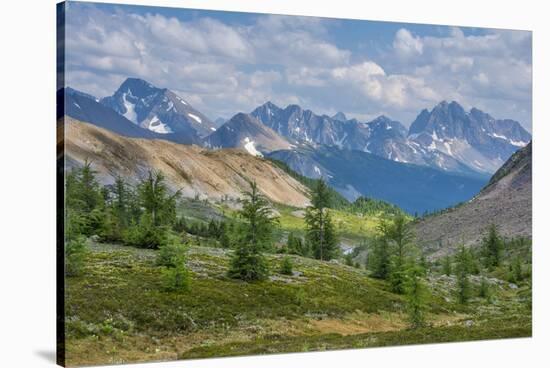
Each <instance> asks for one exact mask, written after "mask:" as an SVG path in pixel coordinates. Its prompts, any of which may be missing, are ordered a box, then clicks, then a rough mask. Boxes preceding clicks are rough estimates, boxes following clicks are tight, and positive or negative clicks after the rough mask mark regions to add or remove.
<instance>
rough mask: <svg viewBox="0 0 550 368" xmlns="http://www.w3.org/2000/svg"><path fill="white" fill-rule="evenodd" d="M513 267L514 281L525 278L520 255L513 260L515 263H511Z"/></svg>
mask: <svg viewBox="0 0 550 368" xmlns="http://www.w3.org/2000/svg"><path fill="white" fill-rule="evenodd" d="M511 268H512V272H511V274H512V280H513V281H512V282H520V281H522V280H523V272H522V269H521V261H520V259H519V257H516V258H515V259H514V261H513V263H512V264H511Z"/></svg>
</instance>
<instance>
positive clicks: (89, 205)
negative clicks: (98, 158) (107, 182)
mask: <svg viewBox="0 0 550 368" xmlns="http://www.w3.org/2000/svg"><path fill="white" fill-rule="evenodd" d="M95 174H96V171H95V170H93V169H92V163H91V162H89V161H87V160H86V161H85V162H84V166H82V168H81V169H80V183H79V188H78V190H79V197H80V199H81V201H82V202H81V203H82V211H83V212H85V213H90V212H92V211H93V210H94V209H96V208H97V207H99V206H100V204H102V201H103V196H102V195H101V191H100V186H99V183H98V182H97V180H96V178H95Z"/></svg>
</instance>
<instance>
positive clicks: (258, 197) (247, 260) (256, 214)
mask: <svg viewBox="0 0 550 368" xmlns="http://www.w3.org/2000/svg"><path fill="white" fill-rule="evenodd" d="M243 194H244V199H243V201H242V204H243V206H242V209H241V210H240V211H239V216H240V217H241V218H242V219H243V220H244V224H243V226H242V228H241V229H240V234H238V239H237V249H236V250H235V253H234V255H233V258H232V260H231V265H230V269H229V271H228V275H229V276H230V277H232V278H239V279H242V280H245V281H254V280H263V279H265V278H267V275H268V267H267V263H266V260H265V258H264V256H263V254H262V251H263V250H265V249H267V248H270V247H271V246H272V242H273V230H274V227H275V223H276V222H277V220H276V219H275V218H274V217H272V213H271V208H270V206H269V202H268V201H267V199H266V198H265V197H264V196H263V195H262V194H261V193H260V191H259V189H258V186H257V184H256V183H255V182H252V183H250V191H247V192H245V193H243Z"/></svg>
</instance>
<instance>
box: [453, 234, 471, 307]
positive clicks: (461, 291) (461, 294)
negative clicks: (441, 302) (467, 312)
mask: <svg viewBox="0 0 550 368" xmlns="http://www.w3.org/2000/svg"><path fill="white" fill-rule="evenodd" d="M469 270H470V264H469V257H468V251H467V250H466V248H465V247H464V245H462V246H461V248H460V250H459V252H458V253H457V255H456V270H455V272H456V282H457V299H458V302H459V303H460V304H466V303H467V302H468V300H469V299H470V296H471V285H470V279H469Z"/></svg>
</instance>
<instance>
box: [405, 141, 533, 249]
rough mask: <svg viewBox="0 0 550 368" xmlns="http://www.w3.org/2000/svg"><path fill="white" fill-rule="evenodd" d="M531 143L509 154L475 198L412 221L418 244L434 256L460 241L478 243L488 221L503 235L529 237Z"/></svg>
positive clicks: (530, 226) (530, 218)
mask: <svg viewBox="0 0 550 368" xmlns="http://www.w3.org/2000/svg"><path fill="white" fill-rule="evenodd" d="M531 145H532V144H531V143H529V144H528V145H527V146H526V147H524V148H522V149H521V150H519V151H517V152H516V153H515V154H514V155H512V157H510V158H509V159H508V161H506V163H505V164H504V165H503V166H502V167H501V168H500V169H499V170H498V171H497V172H496V173H495V174H494V175H493V177H492V178H491V180H490V181H489V184H488V185H487V186H486V187H485V188H484V189H483V190H481V192H480V193H479V194H478V195H477V196H476V197H475V198H474V199H472V200H471V201H469V202H468V203H465V204H463V205H460V206H458V207H456V208H453V209H450V210H448V211H446V212H445V213H442V214H439V215H434V216H429V217H426V218H424V219H421V220H419V221H418V222H417V223H415V225H414V227H415V230H416V234H417V239H418V241H419V243H420V245H421V246H423V247H424V248H425V249H427V250H428V251H430V252H432V253H433V255H432V256H433V257H435V258H437V257H439V256H442V255H445V254H447V253H448V252H449V251H452V250H453V249H454V248H456V247H457V245H458V244H460V242H462V241H463V242H464V243H465V244H466V245H474V246H475V245H479V244H480V242H481V240H482V238H483V234H484V233H485V232H486V230H487V227H488V226H489V225H490V224H491V223H494V224H495V225H496V226H497V228H498V230H499V232H500V233H501V234H502V235H503V236H505V237H518V236H524V237H530V236H531V235H532V167H531V166H532V161H531Z"/></svg>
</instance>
